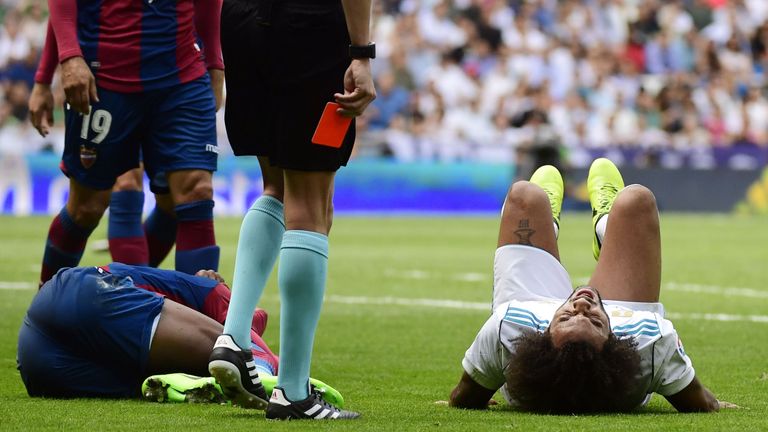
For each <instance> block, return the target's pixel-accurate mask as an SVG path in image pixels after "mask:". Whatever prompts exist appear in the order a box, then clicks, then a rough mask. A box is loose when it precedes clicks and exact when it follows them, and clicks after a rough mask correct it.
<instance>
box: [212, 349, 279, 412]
mask: <svg viewBox="0 0 768 432" xmlns="http://www.w3.org/2000/svg"><path fill="white" fill-rule="evenodd" d="M208 371H209V372H210V373H211V375H213V376H214V378H216V381H217V382H218V383H219V385H221V389H222V391H223V392H224V395H225V396H226V397H227V398H228V399H229V400H231V401H232V404H234V405H238V406H241V407H243V408H255V409H261V410H263V409H265V408H266V407H267V393H266V391H265V390H264V386H263V385H262V384H261V380H260V379H259V374H258V372H256V363H255V362H254V361H253V354H252V353H251V352H250V351H245V350H243V349H241V348H240V347H239V346H238V345H237V343H235V341H234V339H232V336H230V335H228V334H223V335H221V336H219V337H218V339H216V344H215V345H214V346H213V352H211V356H210V357H209V359H208Z"/></svg>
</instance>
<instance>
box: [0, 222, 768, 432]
mask: <svg viewBox="0 0 768 432" xmlns="http://www.w3.org/2000/svg"><path fill="white" fill-rule="evenodd" d="M48 223H49V218H47V217H44V218H40V217H36V218H8V217H5V218H0V239H1V240H2V241H1V242H0V286H1V287H2V289H0V430H2V431H10V430H19V431H36V430H66V431H81V430H83V431H102V430H164V431H172V430H201V431H227V432H230V431H240V430H242V431H257V430H261V429H262V428H263V429H264V430H288V429H290V430H315V429H334V430H354V431H359V430H363V431H364V430H377V431H378V430H393V431H399V430H428V431H444V430H457V431H476V430H520V431H534V430H542V431H550V430H568V431H579V430H615V431H644V432H645V431H649V430H660V431H669V430H685V431H698V430H722V431H736V430H751V431H760V430H768V287H766V282H768V219H765V218H757V217H736V216H725V215H719V216H703V215H678V214H663V215H662V238H663V248H664V250H663V254H664V270H663V288H662V301H663V302H664V303H665V305H666V308H667V311H668V314H669V316H670V317H672V319H673V322H674V323H675V326H676V328H677V329H678V331H679V333H680V334H681V336H682V339H683V341H684V343H685V347H686V351H687V352H688V354H689V355H690V356H691V357H692V359H693V362H694V366H695V368H696V371H697V375H698V376H699V378H700V379H701V380H702V382H703V383H705V385H707V386H708V387H709V388H710V389H712V391H713V392H714V393H715V394H716V395H717V396H718V397H720V398H721V399H724V400H727V401H730V402H733V403H736V404H738V405H740V406H742V407H743V408H742V409H738V410H728V411H724V412H720V413H717V414H696V415H690V414H676V413H675V411H674V409H673V408H672V407H671V406H670V405H669V404H668V403H667V402H666V401H664V400H663V398H660V397H658V396H655V397H654V398H653V400H652V402H651V404H650V405H649V406H648V407H647V408H646V409H644V410H642V411H640V412H638V413H633V414H624V415H599V416H541V415H531V414H525V413H520V412H515V411H512V410H509V409H508V408H504V407H503V404H502V405H501V406H499V407H497V408H494V409H492V410H490V411H486V412H477V411H463V410H455V409H450V408H448V407H446V406H445V405H442V404H439V403H436V402H437V401H441V400H446V399H447V397H448V394H449V392H450V391H451V389H452V388H453V386H454V385H455V384H456V382H457V381H458V378H459V376H460V374H461V364H460V362H461V358H462V355H463V353H464V350H466V348H467V347H468V346H469V344H470V343H471V341H472V339H473V337H474V335H475V333H476V331H477V330H478V329H479V328H480V326H481V324H482V323H483V322H484V320H485V319H486V317H487V316H488V311H487V310H484V309H483V303H487V302H488V301H489V299H490V292H491V283H492V278H491V268H492V260H493V252H494V247H495V240H496V234H497V230H498V222H497V220H496V219H495V218H490V217H489V218H448V217H445V218H437V217H435V218H432V217H423V218H400V217H391V218H387V217H383V218H374V217H338V218H337V220H336V222H335V224H334V229H333V233H332V236H331V239H332V240H331V259H330V271H329V278H328V290H327V296H326V302H325V305H324V309H323V315H322V318H321V321H320V326H319V329H318V334H317V339H316V343H315V354H314V360H313V366H312V372H313V376H315V377H317V378H320V379H323V380H325V381H327V382H328V383H331V384H332V385H334V386H335V387H336V388H338V389H339V390H340V391H341V392H342V393H343V394H344V396H345V398H346V400H347V406H348V407H349V408H351V409H355V410H359V411H361V412H362V413H363V418H362V419H361V420H359V421H355V422H342V423H336V422H333V424H329V423H324V422H316V423H309V422H301V423H298V424H297V423H292V424H282V423H265V420H264V415H263V413H262V412H258V411H246V410H242V409H239V408H233V407H229V406H217V405H170V404H156V403H146V402H141V401H137V400H136V401H134V400H119V401H104V400H41V399H31V398H29V397H28V396H27V395H26V392H25V390H24V387H23V385H22V382H21V380H20V378H19V375H18V372H17V371H16V369H15V353H16V335H17V332H18V328H19V324H20V322H21V319H22V317H23V315H24V311H25V309H26V307H27V305H28V304H29V301H30V299H31V298H32V296H33V295H34V293H35V289H34V287H33V282H34V281H35V279H36V278H37V276H38V272H39V261H40V258H41V253H42V249H43V241H44V238H45V234H46V231H47V229H48ZM216 224H217V225H216V229H217V235H218V240H219V243H220V245H221V248H222V257H221V258H222V259H221V270H222V274H223V275H224V276H225V277H226V278H227V279H229V278H231V275H232V268H233V258H234V253H235V247H236V241H237V233H238V229H239V225H240V220H239V219H222V218H220V219H217V221H216ZM104 225H106V224H102V227H101V228H100V229H99V230H98V231H97V232H96V233H95V234H94V236H93V238H94V239H99V238H104V236H105V234H104ZM589 227H590V220H589V216H588V215H587V214H578V213H576V214H573V213H570V214H565V215H564V216H563V220H562V229H561V237H560V251H561V255H562V259H563V263H564V264H565V266H566V268H567V269H568V270H569V271H570V273H571V275H572V276H573V278H574V279H575V280H577V281H579V280H582V279H584V278H586V277H588V275H589V274H590V272H591V270H592V269H593V268H594V261H593V259H592V254H591V249H590V245H591V243H590V242H591V237H590V232H589V231H590V229H589ZM108 260H109V258H108V256H107V255H105V254H98V253H94V252H92V251H88V252H87V253H86V255H85V257H84V259H83V262H82V263H83V264H84V265H92V264H103V263H105V262H107V261H108ZM164 266H165V267H167V268H172V263H171V262H168V261H166V263H164ZM19 283H20V284H19ZM425 299H426V300H425ZM416 300H418V301H416ZM445 300H453V301H456V302H454V303H451V302H444V301H445ZM441 301H443V302H441ZM459 302H463V303H459ZM262 307H264V308H266V309H267V310H269V311H270V313H271V319H270V327H269V328H268V330H267V333H266V335H265V339H266V340H267V342H268V343H269V344H270V345H271V346H272V347H273V348H274V349H276V350H277V349H279V347H278V323H279V319H278V315H279V313H278V312H279V311H278V292H277V287H276V285H275V280H274V278H273V279H271V280H270V282H269V286H268V287H267V290H266V292H265V296H264V299H263V301H262ZM497 397H498V396H497Z"/></svg>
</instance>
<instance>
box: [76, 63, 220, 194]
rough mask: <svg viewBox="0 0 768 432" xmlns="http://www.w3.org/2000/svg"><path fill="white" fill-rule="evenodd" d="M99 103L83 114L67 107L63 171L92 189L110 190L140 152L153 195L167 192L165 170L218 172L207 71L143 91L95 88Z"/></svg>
mask: <svg viewBox="0 0 768 432" xmlns="http://www.w3.org/2000/svg"><path fill="white" fill-rule="evenodd" d="M98 94H99V102H93V104H92V106H91V113H90V114H88V115H82V114H79V113H77V112H75V111H74V110H72V109H71V108H69V107H68V106H67V107H66V108H67V109H65V124H66V134H65V140H64V155H63V157H62V161H61V170H62V171H63V172H64V174H66V175H67V176H68V177H70V178H72V179H74V180H76V181H78V182H79V183H82V184H84V185H85V186H88V187H90V188H93V189H97V190H106V189H111V188H112V186H113V185H114V184H115V180H116V179H117V177H118V176H120V175H121V174H123V173H124V172H126V171H128V170H131V169H133V168H137V167H138V166H139V160H140V152H141V153H143V154H142V157H143V160H144V167H145V169H146V170H147V175H148V176H149V179H150V188H151V189H152V191H153V192H156V193H167V192H168V185H167V182H166V181H165V174H166V173H167V172H172V171H178V170H186V169H203V170H206V171H216V160H217V155H218V151H219V150H218V146H217V144H216V101H215V99H214V97H213V92H212V91H211V84H210V78H209V76H208V74H205V75H204V76H203V77H201V78H199V79H197V80H195V81H190V82H187V83H184V84H178V85H175V86H172V87H168V88H163V89H158V90H151V91H147V92H142V93H117V92H113V91H109V90H105V89H103V88H99V89H98Z"/></svg>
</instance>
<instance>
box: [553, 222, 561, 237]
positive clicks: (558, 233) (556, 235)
mask: <svg viewBox="0 0 768 432" xmlns="http://www.w3.org/2000/svg"><path fill="white" fill-rule="evenodd" d="M552 225H554V226H555V238H559V237H560V227H559V226H557V222H552Z"/></svg>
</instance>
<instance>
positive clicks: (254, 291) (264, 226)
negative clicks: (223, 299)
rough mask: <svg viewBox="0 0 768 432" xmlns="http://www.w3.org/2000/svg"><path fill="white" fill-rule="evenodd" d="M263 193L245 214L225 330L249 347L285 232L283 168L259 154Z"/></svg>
mask: <svg viewBox="0 0 768 432" xmlns="http://www.w3.org/2000/svg"><path fill="white" fill-rule="evenodd" d="M259 165H260V166H261V173H262V179H263V181H264V193H263V195H262V196H261V197H259V198H258V199H257V200H256V202H254V203H253V205H252V206H251V208H250V210H248V212H247V213H246V214H245V217H244V218H243V222H242V225H241V226H240V237H239V239H238V243H237V255H235V273H234V276H233V278H232V298H231V302H230V307H229V311H228V313H227V320H226V324H225V325H224V333H225V334H229V335H231V336H232V338H233V339H234V340H235V343H237V345H238V346H240V347H246V346H247V344H248V340H249V338H250V329H251V325H252V321H253V316H254V310H255V309H256V305H257V304H258V303H259V299H261V294H262V292H263V291H264V287H265V286H266V284H267V279H268V278H269V275H270V273H272V269H273V268H274V266H275V261H276V260H277V255H278V253H279V252H280V245H281V243H282V241H283V234H284V233H285V222H284V214H283V170H282V169H281V168H279V167H274V166H271V165H270V163H269V160H268V158H266V157H260V158H259Z"/></svg>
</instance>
